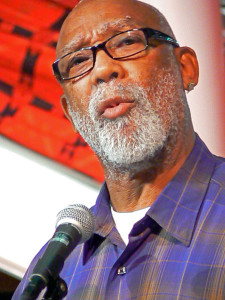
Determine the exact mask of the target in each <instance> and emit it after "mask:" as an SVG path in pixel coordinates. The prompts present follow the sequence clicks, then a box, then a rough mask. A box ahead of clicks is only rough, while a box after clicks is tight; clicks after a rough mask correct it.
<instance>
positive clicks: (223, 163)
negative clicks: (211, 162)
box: [212, 155, 225, 189]
mask: <svg viewBox="0 0 225 300" xmlns="http://www.w3.org/2000/svg"><path fill="white" fill-rule="evenodd" d="M213 157H214V159H215V162H216V166H215V170H214V173H213V176H212V180H213V181H215V182H217V183H218V184H219V185H220V186H221V188H222V189H225V158H224V157H219V156H216V155H213Z"/></svg>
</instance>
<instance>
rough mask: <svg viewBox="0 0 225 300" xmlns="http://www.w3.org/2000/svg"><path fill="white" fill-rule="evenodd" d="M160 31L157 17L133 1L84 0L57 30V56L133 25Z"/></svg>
mask: <svg viewBox="0 0 225 300" xmlns="http://www.w3.org/2000/svg"><path fill="white" fill-rule="evenodd" d="M144 26H145V27H147V26H148V27H153V28H155V29H158V30H161V28H160V27H161V26H160V20H159V16H157V14H156V13H155V11H153V10H151V9H150V7H149V6H148V5H146V4H144V3H140V2H138V1H135V0H123V1H121V0H120V1H118V0H114V1H109V0H108V1H106V0H88V1H87V0H86V1H83V2H82V3H81V4H80V5H78V6H77V7H75V8H74V9H73V11H72V12H71V13H70V15H69V16H68V17H67V19H66V21H65V22H64V24H63V27H62V29H61V32H60V38H59V42H58V45H57V57H61V56H62V55H64V54H66V53H68V51H69V50H71V48H74V49H78V48H80V47H84V46H90V45H91V44H92V43H95V42H99V41H102V40H104V39H106V38H108V37H110V36H111V35H113V34H114V33H117V32H119V31H122V30H123V29H124V30H127V29H130V28H135V27H144Z"/></svg>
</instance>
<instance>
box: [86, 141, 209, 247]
mask: <svg viewBox="0 0 225 300" xmlns="http://www.w3.org/2000/svg"><path fill="white" fill-rule="evenodd" d="M214 167H215V163H214V160H213V156H212V154H211V153H210V152H209V150H208V149H207V147H206V146H205V144H204V143H203V142H202V141H201V139H200V138H199V137H198V135H196V141H195V145H194V147H193V150H192V152H191V153H190V155H189V156H188V158H187V160H186V161H185V163H184V165H183V166H182V167H181V168H180V170H179V171H178V172H177V174H176V175H175V176H174V178H173V179H172V180H171V181H170V182H169V183H168V185H167V186H166V187H165V188H164V190H163V191H162V192H161V194H160V195H159V196H158V198H157V199H156V201H155V202H154V204H153V205H152V207H151V208H150V210H149V211H148V212H147V214H148V215H149V216H150V217H151V218H152V219H154V220H155V221H156V222H157V223H158V224H159V225H160V226H161V227H162V228H164V229H165V230H166V231H167V232H168V233H169V234H171V235H172V236H173V237H174V238H176V239H177V240H179V241H180V242H182V243H184V244H185V245H187V246H188V245H189V244H190V242H191V238H192V235H193V232H194V228H195V225H196V222H197V217H198V213H199V210H200V208H201V204H202V201H203V199H204V196H205V194H206V191H207V187H208V184H209V181H210V178H211V175H212V173H213V170H214ZM92 211H93V214H94V216H95V220H96V231H95V234H97V235H99V236H100V237H102V238H104V237H106V236H108V235H109V234H110V233H111V234H112V235H113V236H114V238H115V239H116V240H117V241H118V236H117V235H118V234H117V231H115V230H114V226H115V224H114V221H113V218H112V215H111V207H110V196H109V192H108V189H107V185H106V183H104V184H103V186H102V188H101V190H100V193H99V196H98V198H97V201H96V205H95V206H94V207H93V208H92ZM92 243H93V241H92Z"/></svg>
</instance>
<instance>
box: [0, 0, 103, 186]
mask: <svg viewBox="0 0 225 300" xmlns="http://www.w3.org/2000/svg"><path fill="white" fill-rule="evenodd" d="M76 3H78V1H74V0H67V1H65V0H52V1H50V0H48V1H47V0H32V1H30V0H14V1H12V0H11V1H8V0H1V2H0V134H2V135H5V136H6V137H8V138H10V139H12V140H14V141H15V142H17V143H20V144H22V145H24V146H25V147H28V148H30V149H32V150H34V151H37V152H39V153H41V154H43V155H45V156H47V157H49V158H51V159H53V160H55V161H58V162H59V163H62V164H65V165H67V166H69V167H70V168H73V169H75V170H77V171H79V172H82V173H84V174H86V175H88V176H91V177H92V178H94V179H95V180H97V181H99V182H101V181H103V180H104V176H103V172H102V169H101V166H100V164H99V162H98V160H97V158H96V156H95V155H94V153H93V152H92V150H91V149H90V148H89V147H88V145H87V144H86V143H85V142H84V140H83V139H82V137H81V136H80V135H79V134H75V133H74V132H73V130H72V126H71V125H70V123H69V121H68V120H67V119H66V118H65V116H64V114H63V111H62V109H61V106H60V101H59V99H60V96H61V94H62V90H61V88H60V86H59V84H58V83H57V82H56V80H55V79H54V77H53V74H52V69H51V64H52V62H53V61H54V59H55V45H56V42H57V39H58V35H59V29H60V27H61V25H62V22H63V20H64V19H65V17H66V16H67V15H68V13H69V11H70V9H71V8H72V7H73V6H74V5H75V4H76Z"/></svg>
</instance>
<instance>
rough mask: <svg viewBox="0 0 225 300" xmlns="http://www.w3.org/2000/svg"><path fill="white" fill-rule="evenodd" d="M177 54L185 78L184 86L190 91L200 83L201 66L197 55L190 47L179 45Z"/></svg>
mask: <svg viewBox="0 0 225 300" xmlns="http://www.w3.org/2000/svg"><path fill="white" fill-rule="evenodd" d="M175 54H176V57H177V60H178V63H179V65H180V71H181V75H182V78H183V87H184V89H185V90H187V91H190V89H193V88H194V87H195V86H196V85H197V84H198V77H199V67H198V60H197V56H196V54H195V52H194V50H192V49H191V48H189V47H179V48H176V49H175Z"/></svg>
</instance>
